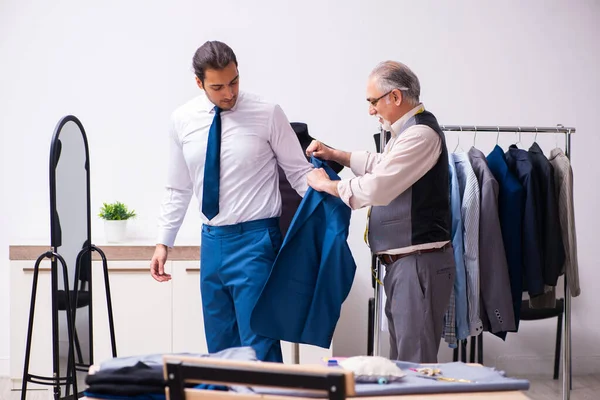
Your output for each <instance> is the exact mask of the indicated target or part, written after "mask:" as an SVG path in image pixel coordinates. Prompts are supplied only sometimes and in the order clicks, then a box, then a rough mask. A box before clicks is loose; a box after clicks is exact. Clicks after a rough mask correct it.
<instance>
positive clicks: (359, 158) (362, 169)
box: [350, 151, 369, 176]
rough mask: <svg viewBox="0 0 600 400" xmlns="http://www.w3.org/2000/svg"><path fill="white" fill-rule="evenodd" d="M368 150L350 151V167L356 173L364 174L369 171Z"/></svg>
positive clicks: (358, 174)
mask: <svg viewBox="0 0 600 400" xmlns="http://www.w3.org/2000/svg"><path fill="white" fill-rule="evenodd" d="M368 159H369V152H368V151H353V152H352V153H350V169H351V170H352V172H353V173H354V175H357V176H362V175H364V174H365V173H366V172H367V160H368Z"/></svg>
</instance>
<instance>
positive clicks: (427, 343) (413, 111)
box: [307, 61, 455, 363]
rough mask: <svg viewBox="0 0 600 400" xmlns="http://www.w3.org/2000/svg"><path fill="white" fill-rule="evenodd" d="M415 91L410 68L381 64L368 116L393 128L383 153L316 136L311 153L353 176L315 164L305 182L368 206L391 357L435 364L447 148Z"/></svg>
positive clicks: (445, 296)
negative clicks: (342, 147) (337, 175)
mask: <svg viewBox="0 0 600 400" xmlns="http://www.w3.org/2000/svg"><path fill="white" fill-rule="evenodd" d="M419 96H420V83H419V80H418V79H417V76H416V75H415V74H414V73H413V72H412V71H411V70H410V69H409V68H408V67H407V66H405V65H404V64H401V63H398V62H393V61H387V62H383V63H381V64H379V65H378V66H377V67H376V68H375V69H374V70H373V72H372V73H371V75H370V77H369V80H368V84H367V101H368V102H369V114H371V115H374V116H377V117H378V118H379V121H380V122H381V124H382V125H383V126H384V128H385V129H386V130H387V131H390V132H391V139H390V141H389V143H388V144H387V145H386V147H385V149H384V151H383V154H370V153H368V152H352V153H347V152H344V151H339V150H332V149H330V148H328V147H326V146H324V145H323V144H321V143H319V142H317V141H315V142H313V143H312V144H311V145H310V146H309V148H308V149H307V153H308V154H314V155H315V156H316V157H319V158H322V159H325V160H334V161H337V162H338V163H340V164H343V165H345V166H348V167H351V168H352V171H353V172H354V173H355V175H357V177H355V178H352V179H343V180H341V181H331V180H329V178H328V176H327V174H325V172H324V171H323V170H321V169H315V170H314V171H313V172H311V173H310V174H309V176H308V183H309V185H310V186H311V187H313V188H314V189H315V190H319V191H325V192H327V193H330V194H332V195H334V196H338V197H340V198H341V199H342V200H343V201H344V202H345V203H346V204H347V205H348V206H349V207H351V208H352V209H358V208H362V207H367V206H371V209H370V212H369V225H368V244H369V246H370V247H371V251H372V252H373V253H375V254H377V255H378V257H379V259H380V260H381V263H382V264H383V265H385V266H386V275H385V279H384V283H383V285H384V289H385V293H386V297H387V303H386V305H385V313H386V316H387V317H388V321H389V332H390V348H391V350H390V358H392V359H395V360H403V361H412V362H418V363H435V362H437V352H438V349H439V344H440V338H441V334H442V326H443V319H444V313H445V312H446V309H447V308H448V303H449V301H450V294H451V291H452V286H453V284H454V274H455V267H454V255H453V250H452V247H451V245H450V228H451V225H450V200H449V199H450V196H449V184H448V152H447V150H446V144H445V139H444V134H443V132H442V131H441V129H440V127H439V125H438V123H437V120H436V118H435V117H434V115H433V114H431V113H430V112H429V111H426V110H425V107H424V106H423V104H421V103H420V100H419Z"/></svg>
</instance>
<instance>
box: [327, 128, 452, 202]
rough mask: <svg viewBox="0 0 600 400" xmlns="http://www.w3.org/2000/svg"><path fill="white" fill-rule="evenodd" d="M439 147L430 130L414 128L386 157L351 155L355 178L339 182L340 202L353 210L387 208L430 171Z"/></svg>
mask: <svg viewBox="0 0 600 400" xmlns="http://www.w3.org/2000/svg"><path fill="white" fill-rule="evenodd" d="M441 146H442V141H441V138H440V137H439V135H438V134H437V133H436V132H435V131H434V130H433V129H431V128H430V127H428V126H425V125H414V126H412V127H410V128H408V129H407V130H406V131H404V132H403V133H402V134H401V135H400V136H399V137H398V138H397V139H396V140H395V142H394V143H393V144H392V146H391V147H390V148H389V149H388V151H387V153H385V154H370V153H367V152H362V153H361V152H355V153H352V155H351V157H350V166H351V169H352V171H353V172H354V173H355V175H358V176H357V177H355V178H351V179H344V180H341V181H340V182H338V193H339V195H340V198H341V199H342V201H343V202H344V203H346V204H347V205H348V206H349V207H350V208H352V209H353V210H356V209H359V208H363V207H367V206H385V205H388V204H389V203H390V202H391V201H392V200H393V199H395V198H396V197H398V196H399V195H400V194H401V193H402V192H404V191H405V190H406V189H408V188H409V187H411V186H412V185H413V184H414V183H415V182H417V181H418V180H419V179H421V178H422V177H423V175H425V174H426V173H427V172H428V171H429V170H430V169H431V168H433V166H434V165H435V164H436V163H437V161H438V159H439V156H440V154H441V150H442V147H441ZM361 172H363V173H362V174H360V173H361Z"/></svg>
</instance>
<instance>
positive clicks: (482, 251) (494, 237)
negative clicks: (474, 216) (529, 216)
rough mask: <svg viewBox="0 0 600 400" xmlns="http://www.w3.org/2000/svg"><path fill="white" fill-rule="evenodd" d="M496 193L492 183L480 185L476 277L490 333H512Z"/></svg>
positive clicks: (493, 180)
mask: <svg viewBox="0 0 600 400" xmlns="http://www.w3.org/2000/svg"><path fill="white" fill-rule="evenodd" d="M498 191H499V189H498V182H497V181H496V180H495V179H487V180H485V181H484V182H482V186H481V216H480V220H479V223H480V228H479V243H480V244H482V245H480V246H479V274H480V279H481V297H482V300H483V310H485V313H486V315H487V317H488V318H489V320H488V321H489V323H490V331H491V332H492V333H497V332H509V331H513V330H514V329H515V316H514V311H513V303H512V295H511V286H510V277H509V275H508V263H507V261H506V253H505V250H504V242H503V240H502V230H501V228H500V219H499V217H498Z"/></svg>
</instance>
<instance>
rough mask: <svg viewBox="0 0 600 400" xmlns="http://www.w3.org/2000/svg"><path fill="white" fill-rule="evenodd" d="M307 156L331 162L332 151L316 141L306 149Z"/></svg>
mask: <svg viewBox="0 0 600 400" xmlns="http://www.w3.org/2000/svg"><path fill="white" fill-rule="evenodd" d="M306 155H307V156H309V157H310V156H315V157H317V158H320V159H321V160H333V149H331V148H329V147H327V146H325V145H324V144H323V143H321V142H319V141H318V140H313V141H312V142H311V143H310V145H309V146H308V147H307V148H306Z"/></svg>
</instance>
